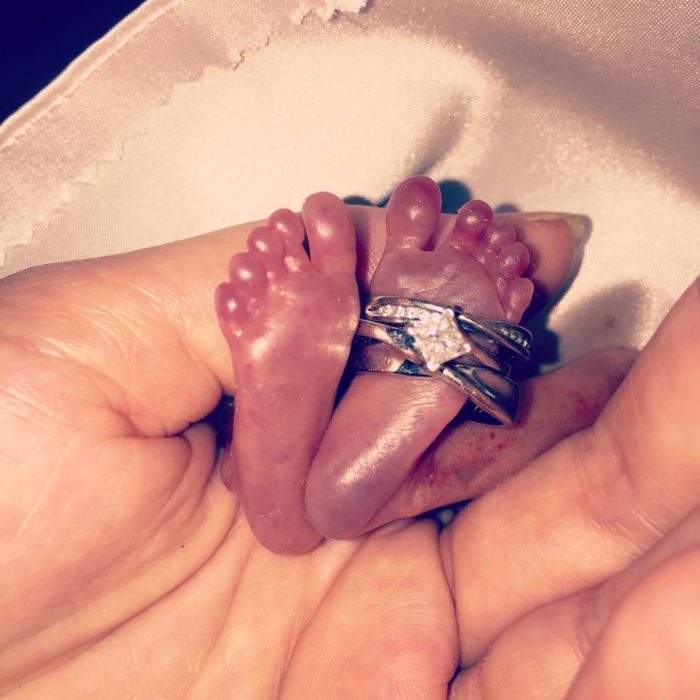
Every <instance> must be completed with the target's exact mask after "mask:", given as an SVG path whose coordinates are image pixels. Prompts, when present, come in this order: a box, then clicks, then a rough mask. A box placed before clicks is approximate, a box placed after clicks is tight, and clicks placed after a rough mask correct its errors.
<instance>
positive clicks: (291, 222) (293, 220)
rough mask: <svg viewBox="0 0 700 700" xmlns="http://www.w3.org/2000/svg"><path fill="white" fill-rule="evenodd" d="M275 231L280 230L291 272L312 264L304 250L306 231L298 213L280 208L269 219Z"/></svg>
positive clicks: (285, 259)
mask: <svg viewBox="0 0 700 700" xmlns="http://www.w3.org/2000/svg"><path fill="white" fill-rule="evenodd" d="M268 225H269V227H270V228H271V229H272V230H273V231H277V232H279V234H280V235H281V237H282V240H283V241H284V247H285V258H284V262H285V265H286V266H287V269H288V270H289V271H290V272H298V271H300V270H303V269H306V268H308V267H310V266H311V262H310V260H309V256H308V255H307V254H306V251H305V250H304V239H305V238H306V232H305V231H304V225H303V224H302V221H301V218H300V217H299V215H298V214H295V213H294V212H293V211H291V210H290V209H278V210H277V211H276V212H274V213H273V214H272V216H271V217H270V218H269V220H268Z"/></svg>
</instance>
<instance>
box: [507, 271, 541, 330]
mask: <svg viewBox="0 0 700 700" xmlns="http://www.w3.org/2000/svg"><path fill="white" fill-rule="evenodd" d="M534 290H535V287H534V285H533V284H532V280H530V279H527V277H516V278H515V279H513V280H511V281H510V282H508V284H506V285H505V289H504V291H503V294H502V295H501V306H502V307H503V311H504V312H505V314H506V321H510V322H511V323H519V322H520V319H521V318H522V317H523V314H524V313H525V309H527V307H528V306H530V302H531V301H532V294H533V292H534Z"/></svg>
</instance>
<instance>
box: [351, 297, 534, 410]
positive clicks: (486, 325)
mask: <svg viewBox="0 0 700 700" xmlns="http://www.w3.org/2000/svg"><path fill="white" fill-rule="evenodd" d="M356 335H357V340H356V343H355V345H354V348H353V363H354V368H355V369H356V370H357V371H359V372H388V373H393V374H402V375H409V376H416V377H438V378H441V379H444V380H445V381H447V382H449V383H450V384H452V385H453V386H456V387H457V388H459V389H460V390H461V391H462V392H464V393H465V394H466V395H467V396H468V397H469V398H470V399H471V400H472V401H473V403H474V404H475V405H476V406H477V407H478V408H479V409H481V410H482V411H484V412H485V413H487V414H489V415H490V416H492V417H493V418H495V419H496V420H497V421H498V422H501V423H505V424H512V423H513V421H514V420H515V417H516V414H517V409H518V400H519V388H518V385H517V384H516V383H515V382H514V381H513V380H511V379H509V377H508V375H509V374H510V365H509V364H507V363H506V362H505V361H504V359H503V358H502V357H500V356H499V354H500V353H501V351H505V354H506V355H509V356H515V357H521V358H525V359H528V358H529V357H530V345H531V343H532V335H531V334H530V332H529V331H528V330H527V329H526V328H523V327H522V326H518V325H516V324H514V323H509V322H507V321H499V320H492V319H486V318H483V317H479V316H473V315H472V314H469V313H467V312H465V311H464V310H463V309H462V308H461V307H459V306H446V305H442V304H434V303H432V302H426V301H421V300H419V299H411V298H409V297H388V296H380V297H372V298H371V299H370V300H369V301H368V303H367V305H366V306H365V309H364V313H363V318H362V319H361V321H360V323H359V326H358V330H357V333H356Z"/></svg>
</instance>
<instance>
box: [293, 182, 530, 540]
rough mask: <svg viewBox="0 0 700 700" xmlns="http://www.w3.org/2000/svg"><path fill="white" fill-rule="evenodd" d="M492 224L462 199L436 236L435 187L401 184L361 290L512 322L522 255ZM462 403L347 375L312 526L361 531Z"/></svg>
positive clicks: (456, 397)
mask: <svg viewBox="0 0 700 700" xmlns="http://www.w3.org/2000/svg"><path fill="white" fill-rule="evenodd" d="M492 219H493V212H492V210H491V208H490V207H489V206H488V205H487V204H485V203H483V202H479V201H473V202H469V203H468V204H466V205H465V206H464V207H462V209H461V210H460V211H459V213H458V215H457V217H456V218H455V219H454V225H453V226H452V227H451V228H449V229H448V230H446V231H445V232H442V233H440V232H439V231H438V225H439V221H440V191H439V189H438V187H437V185H436V184H435V183H434V182H433V181H432V180H429V179H428V178H423V177H415V178H411V179H409V180H406V181H405V182H403V183H402V184H401V185H400V186H399V187H398V188H397V189H396V191H395V192H394V194H393V195H392V197H391V200H390V202H389V205H388V207H387V212H386V228H387V241H386V246H385V250H384V255H383V257H382V259H381V261H380V263H379V266H378V267H377V270H376V272H375V273H374V276H373V278H372V283H371V286H370V293H371V294H372V295H374V296H380V295H386V296H399V297H413V298H416V299H422V300H425V301H432V302H436V303H443V304H449V305H455V304H456V305H459V306H461V307H462V308H463V309H464V310H465V311H467V312H469V313H471V314H474V315H476V316H484V317H487V318H491V319H499V320H500V319H506V320H508V321H512V322H517V321H519V320H520V317H521V316H522V314H523V312H524V311H525V309H526V308H527V306H528V304H529V303H530V299H531V298H532V292H533V286H532V282H531V281H530V280H528V279H526V278H524V277H522V276H521V275H522V273H523V272H524V271H525V269H526V268H527V266H528V263H529V254H528V251H527V249H526V248H525V246H523V245H522V244H521V243H518V242H516V241H515V230H514V229H513V227H512V226H511V225H510V224H508V223H505V222H502V221H501V222H494V221H493V220H492ZM464 402H465V396H464V394H463V393H461V392H460V391H459V390H458V389H456V388H455V387H454V386H451V385H450V384H448V383H446V382H445V381H444V380H440V379H433V378H420V377H408V376H401V375H393V374H360V375H358V376H356V377H355V378H354V380H353V382H352V384H351V385H350V388H349V389H348V391H347V393H346V394H345V396H344V397H343V399H342V401H341V403H340V404H339V406H338V407H337V408H336V410H335V413H334V414H333V419H332V420H331V423H330V425H329V427H328V430H327V431H326V434H325V436H324V438H323V441H322V443H321V446H320V448H319V450H318V453H317V454H316V457H315V459H314V462H313V464H312V467H311V470H310V471H309V475H308V484H307V491H306V512H307V515H308V517H309V519H310V521H311V522H312V524H313V525H314V526H315V528H316V529H317V530H318V531H319V532H321V533H322V534H324V535H326V536H328V537H336V538H347V537H352V536H354V535H356V534H358V533H359V532H361V531H362V529H363V527H364V526H365V525H366V524H367V523H368V522H369V521H370V520H371V518H372V517H373V516H374V514H375V513H376V512H377V511H378V510H379V508H381V507H382V506H383V505H384V504H385V503H386V502H387V501H388V500H389V498H390V497H391V496H392V494H393V493H394V492H395V491H396V489H397V488H398V487H399V485H400V484H401V482H402V481H403V479H404V478H405V476H406V474H407V473H408V472H409V471H410V470H411V468H412V467H413V465H414V464H415V462H416V460H417V459H418V458H419V457H420V456H421V454H422V453H423V452H424V451H425V450H426V449H427V448H428V446H429V445H430V444H431V443H432V442H433V441H434V440H435V438H436V437H437V436H438V435H439V434H440V433H441V431H442V430H443V428H444V427H445V426H446V425H447V423H449V421H450V420H452V418H454V416H455V415H456V414H457V413H458V411H459V410H460V408H461V407H462V405H463V404H464Z"/></svg>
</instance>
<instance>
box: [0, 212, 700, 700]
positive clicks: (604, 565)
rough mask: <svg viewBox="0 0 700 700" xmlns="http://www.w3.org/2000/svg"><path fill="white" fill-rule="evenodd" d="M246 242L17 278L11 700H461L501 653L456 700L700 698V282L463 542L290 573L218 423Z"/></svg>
mask: <svg viewBox="0 0 700 700" xmlns="http://www.w3.org/2000/svg"><path fill="white" fill-rule="evenodd" d="M363 217H365V220H366V219H367V218H371V214H368V213H367V211H366V210H365V211H363V212H361V213H359V214H358V219H362V218H363ZM249 228H250V227H243V228H241V229H237V230H232V231H225V232H219V233H217V234H211V235H209V236H205V237H200V238H199V239H193V240H191V241H184V242H181V243H176V244H172V245H168V246H163V247H161V248H158V249H154V250H151V251H144V252H139V253H135V254H130V255H126V256H119V257H115V258H110V259H106V260H99V261H93V262H87V263H76V264H69V265H63V266H52V267H47V268H42V269H38V270H34V271H30V272H27V273H24V274H21V275H18V276H15V277H13V278H10V279H9V280H5V281H3V282H2V283H0V304H1V306H2V321H1V325H0V332H1V333H2V336H1V339H0V366H1V367H2V368H3V369H2V375H1V379H0V420H1V421H2V423H1V424H2V426H3V434H2V443H1V444H0V460H1V461H0V499H1V500H0V534H1V541H2V545H1V546H2V554H1V555H0V560H1V561H2V563H3V567H2V569H0V610H1V611H2V613H3V625H2V628H1V629H0V645H1V646H0V648H1V649H2V653H0V687H2V688H3V689H4V691H5V696H6V697H12V698H21V697H28V698H37V697H51V698H54V697H62V696H65V693H66V689H67V688H69V689H70V695H71V697H73V698H81V697H84V698H96V697H99V698H108V697H115V698H120V699H121V698H125V697H129V698H144V699H145V698H148V699H149V700H150V699H151V698H153V697H169V698H177V697H189V698H197V697H201V698H214V697H222V698H228V697H231V698H233V697H261V698H262V697H275V696H276V695H279V696H281V697H289V698H308V697H363V698H364V697H378V698H383V697H412V698H413V697H445V696H446V694H447V693H448V692H450V690H449V688H448V683H449V682H450V678H451V677H452V675H453V673H454V672H455V670H456V668H457V664H458V663H460V660H461V663H462V664H469V663H471V662H475V661H478V660H479V659H485V660H483V661H482V663H483V668H482V673H481V674H478V675H477V674H474V673H473V672H472V673H470V672H466V673H465V674H463V675H460V676H458V677H457V679H456V681H455V682H454V683H453V684H452V688H451V692H452V693H453V696H454V697H460V696H461V697H489V698H492V697H493V698H499V697H503V698H512V697H528V696H534V691H533V688H537V689H538V694H537V697H562V696H563V694H564V692H565V688H566V686H567V685H568V683H569V682H570V680H571V679H572V678H573V677H574V675H575V674H576V672H577V670H578V668H579V666H580V664H581V660H582V659H584V660H587V662H586V665H585V667H584V669H583V672H582V674H581V677H580V679H579V683H578V687H577V689H576V691H575V692H576V693H578V695H575V697H576V698H596V700H598V699H600V698H604V697H615V698H620V697H623V698H624V697H639V693H638V689H636V688H635V687H631V685H632V684H636V683H638V682H642V681H644V680H646V678H645V674H647V675H648V674H650V673H651V671H652V670H653V671H655V672H656V674H657V676H658V677H661V678H662V679H663V676H662V675H661V674H663V672H664V671H666V672H667V675H666V679H667V680H668V682H674V683H676V686H675V687H678V686H679V685H682V684H683V683H684V682H686V681H687V684H686V686H684V687H682V688H681V691H683V692H686V696H687V697H695V696H696V695H697V692H698V689H697V688H692V687H691V686H690V685H689V684H690V683H692V682H693V680H694V679H693V678H692V677H690V676H689V675H688V674H685V673H683V672H682V671H683V670H684V669H685V668H687V667H688V666H687V664H686V665H684V663H685V662H687V663H688V664H689V663H690V661H689V660H688V659H689V654H688V653H687V652H688V649H687V644H686V642H687V640H688V639H690V636H689V633H687V634H686V633H685V629H686V627H687V623H688V621H689V620H692V619H693V617H696V614H695V611H697V609H698V608H699V607H700V603H698V600H697V594H696V590H697V587H696V586H695V585H694V581H695V580H696V577H697V566H698V554H697V549H696V548H697V534H696V533H697V530H698V528H697V526H695V527H694V523H693V521H692V518H693V517H697V516H694V515H692V513H693V511H694V509H695V508H696V507H697V504H698V491H699V490H700V485H699V483H698V474H700V470H698V468H697V466H698V465H697V454H698V453H699V452H700V445H698V434H697V430H696V424H697V420H696V418H695V417H694V416H696V410H697V409H696V407H697V405H698V401H700V395H698V387H700V381H698V379H699V377H698V376H697V374H698V368H697V363H696V361H695V356H694V354H693V353H694V350H693V344H694V343H695V344H697V336H698V328H699V327H700V324H699V321H700V309H699V305H700V302H699V300H698V296H699V291H698V285H697V284H696V285H695V286H694V287H693V289H692V290H690V291H689V292H688V294H687V295H686V296H685V297H684V299H683V300H682V301H681V302H680V303H679V305H678V306H677V307H676V309H675V310H674V312H673V314H672V316H671V317H670V318H669V320H668V321H667V323H666V324H665V326H664V327H663V328H662V330H661V331H660V333H659V334H658V335H657V338H656V339H655V340H654V342H653V343H652V344H651V346H650V347H649V349H648V350H647V351H646V352H645V353H644V354H643V356H642V358H640V360H639V361H638V362H637V364H636V365H635V367H634V369H633V371H632V373H631V375H630V376H629V378H628V379H627V380H626V382H625V384H623V386H622V388H621V389H620V390H619V391H618V392H617V393H616V395H615V397H614V399H613V401H612V402H611V403H610V404H609V406H608V407H607V408H606V410H605V412H604V413H603V416H602V418H600V419H599V420H598V421H597V422H596V423H595V424H594V427H593V428H592V429H590V430H584V431H583V432H581V433H578V434H576V435H574V436H572V437H571V438H569V439H567V440H564V441H563V442H561V443H560V444H559V445H557V446H556V447H555V448H554V449H553V450H550V451H548V452H546V453H544V454H543V455H541V456H540V457H539V458H537V459H536V460H535V461H533V462H532V463H531V464H529V465H528V466H526V467H525V468H524V469H523V470H522V471H520V473H519V474H517V475H516V476H514V477H513V478H512V479H510V480H509V481H508V482H507V483H506V484H505V485H504V486H503V487H501V488H499V489H496V490H495V491H493V492H490V493H488V494H486V495H485V496H483V497H482V498H481V499H479V500H478V501H477V502H476V503H475V504H474V505H473V506H471V507H469V508H467V509H466V510H464V511H463V512H462V513H461V514H460V516H459V518H458V519H457V520H456V521H455V522H454V523H453V525H452V526H450V527H449V528H447V529H445V530H444V531H443V533H442V534H441V535H438V533H437V532H436V529H435V526H434V525H433V524H432V523H431V522H430V521H427V520H423V521H418V522H408V523H400V524H398V525H395V526H393V529H390V530H389V531H384V532H382V531H380V532H377V533H375V534H373V535H369V536H365V537H363V538H360V539H358V540H356V541H353V542H341V543H329V544H324V545H322V546H320V547H318V548H317V549H316V550H314V551H313V552H311V553H310V554H307V555H304V556H301V557H295V558H287V557H280V556H277V555H274V554H271V553H270V552H268V551H266V550H264V549H263V548H262V547H261V546H260V545H258V544H257V543H256V542H255V540H254V538H253V537H252V535H251V533H250V531H249V529H248V527H247V525H246V523H245V521H244V520H243V519H242V518H241V514H240V510H239V508H238V503H237V501H236V499H235V498H234V497H233V496H232V495H231V493H230V492H229V491H228V490H227V489H225V488H224V486H223V484H222V483H221V479H220V476H219V473H218V471H217V470H216V469H215V468H214V462H215V448H214V436H213V435H212V433H211V431H210V430H209V429H208V428H207V427H206V426H204V425H202V424H199V423H198V421H199V420H200V419H201V418H202V417H203V416H204V415H206V414H207V413H208V412H209V411H210V410H211V409H212V408H213V407H214V406H215V405H216V403H217V402H218V400H219V398H220V396H221V392H222V389H223V390H224V391H226V390H228V391H230V390H231V388H232V385H233V377H232V375H231V371H230V369H229V358H228V356H227V348H226V347H225V343H224V342H223V340H222V339H221V338H220V337H219V330H218V328H217V325H216V321H215V319H214V315H213V314H212V313H211V310H210V303H211V302H210V299H211V295H212V293H213V288H214V285H215V282H214V280H216V279H218V278H220V277H221V276H223V274H224V272H225V270H224V269H222V268H224V267H225V265H226V261H227V259H228V257H229V255H230V249H231V242H232V240H234V241H235V240H240V239H241V238H242V237H244V236H245V234H246V233H247V232H248V230H249ZM366 230H367V231H368V232H369V235H370V238H371V235H372V233H371V226H370V227H366ZM670 356H672V357H673V359H674V361H673V363H670V364H669V363H667V362H666V360H667V358H668V357H670ZM606 363H607V364H608V369H607V372H608V375H610V374H612V372H611V370H610V367H611V366H613V365H614V366H616V372H617V373H618V374H619V373H620V372H621V371H623V369H624V366H625V365H626V363H627V358H622V357H620V356H618V355H616V354H614V353H612V354H608V355H607V356H600V357H599V358H598V363H597V364H596V367H597V366H598V365H599V364H606ZM659 367H664V369H665V371H664V372H663V373H662V374H661V373H660V372H659V371H658V368H659ZM603 373H605V372H603ZM581 374H582V373H580V370H579V374H576V373H574V374H572V375H571V382H570V383H569V385H568V388H569V391H571V392H581V393H582V394H583V395H587V394H586V391H587V386H590V385H591V384H595V383H596V382H595V380H594V379H592V378H591V377H589V376H587V377H585V380H584V378H583V377H582V376H581ZM576 381H578V382H579V384H580V386H578V387H576V386H575V384H576ZM606 382H607V385H608V386H610V389H611V390H612V388H613V387H612V386H611V382H610V381H609V380H606V381H604V382H599V383H598V387H597V388H596V392H597V395H598V396H600V393H601V392H602V391H603V389H601V387H602V386H604V385H605V384H606ZM613 384H614V382H613ZM594 393H595V392H594ZM572 395H573V394H572ZM590 403H591V404H593V403H595V401H594V400H593V399H591V401H590ZM591 419H592V416H591V415H588V417H587V422H590V420H591ZM573 423H575V421H573V420H571V423H570V425H569V427H568V432H572V430H574V429H575V428H576V426H573V425H572V424H573ZM557 431H558V433H559V434H560V433H561V432H562V431H563V432H567V428H564V427H561V426H560V427H559V428H557ZM526 438H527V434H526V430H525V429H524V433H523V440H525V439H526ZM539 449H540V450H543V449H544V446H541V447H540V448H539ZM504 452H508V454H510V455H511V458H510V459H511V461H512V464H511V465H510V467H509V468H512V469H513V470H514V471H515V470H517V469H521V468H522V467H523V466H524V463H523V461H519V460H518V459H517V457H516V456H515V455H516V454H518V449H516V448H512V449H511V450H506V449H504ZM520 453H521V454H522V455H527V450H524V449H520ZM523 460H524V462H527V461H528V460H529V455H527V456H524V457H523ZM659 465H662V468H659ZM496 471H498V470H496ZM584 477H585V478H584ZM498 478H499V479H501V478H503V473H502V472H499V473H498ZM482 480H483V477H482ZM483 483H485V482H483ZM444 484H447V485H448V486H444V485H443V487H441V488H446V489H447V491H448V492H449V496H450V497H451V498H454V497H455V496H457V497H458V496H459V494H458V493H457V492H456V489H457V485H456V484H455V483H451V482H450V480H449V478H448V479H446V481H445V482H444ZM445 495H447V493H446V494H445ZM683 518H686V519H687V520H686V522H685V523H684V524H681V525H680V526H678V527H675V526H676V524H677V523H678V522H680V521H681V520H682V519H683ZM674 528H675V529H674ZM545 535H546V536H545ZM441 545H442V546H441ZM653 546H655V548H654V549H653V550H651V552H649V553H647V552H648V551H649V550H650V549H651V548H652V547H653ZM681 550H683V551H684V552H685V553H684V554H682V555H678V556H675V557H674V555H675V554H676V553H677V552H679V551H681ZM523 572H526V573H527V576H524V575H523ZM689 581H691V582H693V585H692V588H689V586H688V582H689ZM606 582H607V583H606ZM601 584H602V585H601ZM453 600H454V602H453ZM681 603H682V613H683V615H682V616H680V614H679V610H681V608H680V605H681ZM640 609H643V610H644V611H645V614H646V615H647V619H650V612H649V611H650V610H653V611H654V615H653V616H652V618H653V619H654V620H659V619H662V620H663V621H664V634H665V635H666V636H667V637H669V638H672V639H674V640H675V643H676V644H675V647H674V664H673V668H672V669H671V668H669V667H668V665H665V664H664V662H665V661H667V660H668V659H667V657H666V656H665V655H663V654H662V655H660V654H659V653H658V648H657V646H656V645H654V647H653V648H652V647H651V646H650V639H649V637H647V636H644V635H639V633H638V629H637V626H636V625H635V626H634V629H633V630H632V623H634V622H637V613H638V611H639V610H640ZM581 610H586V611H594V612H595V614H591V615H586V616H585V617H582V616H581V615H580V614H579V613H580V611H581ZM523 616H525V617H523ZM518 619H519V622H516V620H518ZM581 619H585V620H586V621H588V624H587V626H586V627H585V629H584V632H585V634H579V635H578V636H574V637H572V635H571V627H570V625H571V624H573V625H574V627H575V626H576V624H578V623H579V622H580V620H581ZM684 625H685V627H684ZM601 628H603V629H604V632H603V634H602V635H601V636H600V637H597V632H598V631H599V630H600V629H601ZM674 630H675V636H674ZM577 631H579V632H580V631H581V628H580V627H579V628H577ZM524 636H525V637H526V638H527V644H526V645H524V644H523V643H522V640H523V637H524ZM572 639H573V640H574V641H575V642H577V643H580V645H581V646H580V648H579V649H575V650H574V651H575V652H576V653H574V655H573V657H572V656H571V655H570V652H571V651H572ZM493 640H496V642H495V644H494V645H493V646H492V647H491V649H492V650H491V653H490V654H489V655H488V656H486V657H484V655H483V652H484V649H486V648H487V647H488V646H489V645H490V644H491V643H492V642H493ZM691 641H692V640H691ZM666 648H668V644H667V645H666ZM523 649H527V651H528V654H527V655H524V654H523ZM629 650H632V651H633V653H634V654H635V658H636V659H638V661H639V663H638V664H637V665H636V667H637V669H638V672H637V673H636V674H635V678H632V679H630V678H629V673H628V672H627V671H628V666H627V665H623V664H622V663H621V662H620V659H621V658H622V655H623V654H624V653H625V651H629ZM538 659H539V660H540V661H541V662H540V663H538ZM544 660H547V664H545V663H543V661H544ZM625 663H628V658H627V657H626V659H625ZM647 672H648V673H647ZM625 684H626V685H625ZM479 689H482V690H483V691H484V692H483V694H482V695H479V692H481V691H480V690H479ZM635 690H637V694H636V695H635V694H628V695H624V694H623V693H624V692H628V691H629V693H633V691H635ZM469 692H472V695H469V694H468V693H469ZM688 692H692V693H693V694H692V695H688V694H687V693H688ZM605 693H608V695H606V694H605ZM677 697H684V695H681V694H677Z"/></svg>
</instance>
